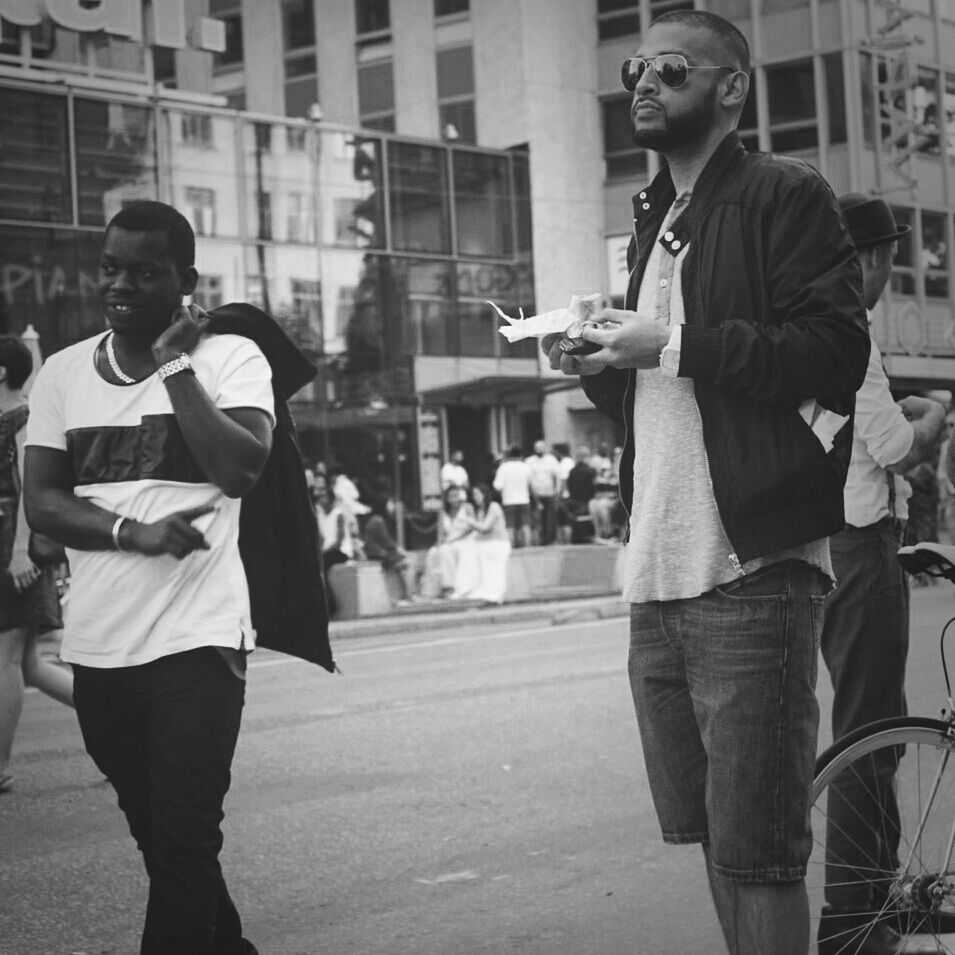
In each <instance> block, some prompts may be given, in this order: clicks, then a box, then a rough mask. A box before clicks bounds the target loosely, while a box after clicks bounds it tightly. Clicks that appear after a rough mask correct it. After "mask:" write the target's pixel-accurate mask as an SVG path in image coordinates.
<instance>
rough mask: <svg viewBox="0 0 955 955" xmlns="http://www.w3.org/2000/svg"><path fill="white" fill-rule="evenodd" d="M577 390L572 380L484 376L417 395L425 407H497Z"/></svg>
mask: <svg viewBox="0 0 955 955" xmlns="http://www.w3.org/2000/svg"><path fill="white" fill-rule="evenodd" d="M576 387H578V381H577V379H576V378H564V377H561V378H550V377H546V378H545V377H542V376H540V375H486V376H484V377H483V378H473V379H471V380H469V381H458V382H455V383H454V384H449V385H443V386H441V387H440V388H430V389H428V390H427V391H423V392H421V401H422V403H424V404H426V405H497V404H513V403H516V402H521V401H537V400H539V399H540V398H542V397H544V396H545V395H548V394H550V393H552V392H555V391H565V390H566V389H568V388H576Z"/></svg>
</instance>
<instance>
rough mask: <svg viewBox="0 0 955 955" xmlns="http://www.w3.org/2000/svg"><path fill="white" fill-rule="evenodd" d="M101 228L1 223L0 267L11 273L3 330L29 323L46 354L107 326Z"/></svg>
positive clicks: (2, 308)
mask: <svg viewBox="0 0 955 955" xmlns="http://www.w3.org/2000/svg"><path fill="white" fill-rule="evenodd" d="M102 241H103V237H102V235H101V234H100V233H99V232H81V231H74V230H67V229H55V228H50V227H47V228H44V229H29V228H24V227H23V226H15V227H11V226H0V269H2V270H3V272H4V274H6V275H8V276H9V277H10V280H9V281H8V282H7V287H6V289H5V302H4V304H3V305H0V333H10V332H12V333H16V334H20V333H22V332H23V330H24V329H25V328H26V326H27V325H28V324H30V325H32V326H33V327H34V328H35V329H36V330H37V332H38V333H39V335H40V342H39V344H40V351H41V353H42V354H43V355H44V356H49V355H51V354H53V352H57V351H59V350H60V349H61V348H65V347H66V346H67V345H72V344H73V343H74V342H77V341H79V340H80V339H82V338H88V337H89V336H90V335H94V334H95V333H96V332H98V331H102V330H103V327H104V325H103V307H102V305H101V303H100V300H99V295H98V294H97V292H96V274H97V269H98V263H99V251H100V246H101V245H102Z"/></svg>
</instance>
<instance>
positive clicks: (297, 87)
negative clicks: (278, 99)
mask: <svg viewBox="0 0 955 955" xmlns="http://www.w3.org/2000/svg"><path fill="white" fill-rule="evenodd" d="M317 100H318V81H317V80H316V78H315V77H314V76H306V77H305V78H304V79H300V80H292V81H291V82H288V83H286V84H285V115H286V116H297V117H302V116H308V109H309V107H310V106H311V105H312V104H313V103H315V102H316V101H317Z"/></svg>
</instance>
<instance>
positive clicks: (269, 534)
mask: <svg viewBox="0 0 955 955" xmlns="http://www.w3.org/2000/svg"><path fill="white" fill-rule="evenodd" d="M209 319H210V321H209V331H210V332H212V333H220V334H231V335H242V336H244V337H245V338H250V339H251V340H252V341H254V342H255V344H256V345H258V346H259V348H260V349H261V351H262V353H263V354H264V355H265V358H266V360H267V361H268V363H269V365H270V367H271V369H272V391H273V394H274V397H275V430H274V432H273V434H272V451H271V453H270V454H269V459H268V461H267V462H266V465H265V469H264V470H263V472H262V475H261V477H260V478H259V480H258V483H257V484H256V485H255V487H254V488H253V489H252V491H250V492H249V493H248V494H247V495H245V496H244V497H243V498H242V510H241V512H240V517H239V552H240V554H241V556H242V563H243V565H244V567H245V575H246V579H247V580H248V584H249V598H250V602H251V606H252V626H253V627H255V629H256V633H257V643H258V645H259V646H263V647H268V648H269V649H270V650H280V651H281V652H282V653H288V654H291V655H292V656H296V657H300V658H301V659H303V660H308V661H309V662H311V663H317V664H318V665H319V666H322V667H324V668H325V669H326V670H328V671H329V672H334V671H335V661H334V660H333V658H332V651H331V645H330V643H329V639H328V606H327V603H326V600H325V588H324V585H323V583H322V564H321V550H320V547H319V543H318V527H317V525H316V521H315V512H314V510H313V509H312V502H311V499H310V497H309V493H308V486H307V484H306V481H305V466H304V463H303V462H302V455H301V452H300V450H299V446H298V438H297V437H296V433H295V424H294V422H293V421H292V415H291V412H290V411H289V407H288V400H289V398H291V397H292V395H293V394H295V392H296V391H298V390H299V388H301V387H302V386H303V385H305V384H307V383H308V382H309V381H311V380H312V379H313V378H314V377H315V375H316V368H315V366H314V365H312V363H311V362H310V361H309V360H308V359H307V358H306V357H305V355H303V354H302V353H301V352H300V351H299V350H298V348H297V347H296V346H295V345H294V344H293V343H292V342H291V341H290V340H289V338H288V337H287V336H286V334H285V332H283V331H282V329H281V328H280V327H279V325H278V324H277V323H276V322H275V321H274V320H273V319H272V318H270V317H269V316H268V315H266V314H265V312H263V311H261V310H260V309H258V308H255V307H254V306H252V305H246V304H244V303H239V302H234V303H231V304H229V305H223V306H221V307H220V308H216V309H214V310H213V311H211V312H210V313H209Z"/></svg>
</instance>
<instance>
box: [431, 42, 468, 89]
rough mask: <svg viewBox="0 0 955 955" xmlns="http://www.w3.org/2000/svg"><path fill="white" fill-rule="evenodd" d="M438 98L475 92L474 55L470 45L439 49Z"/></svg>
mask: <svg viewBox="0 0 955 955" xmlns="http://www.w3.org/2000/svg"><path fill="white" fill-rule="evenodd" d="M437 67H438V99H439V100H440V99H451V98H453V97H455V96H470V95H472V94H473V93H474V57H473V52H472V49H471V47H470V46H459V47H455V48H453V49H450V50H438V53H437Z"/></svg>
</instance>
